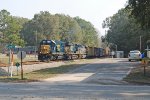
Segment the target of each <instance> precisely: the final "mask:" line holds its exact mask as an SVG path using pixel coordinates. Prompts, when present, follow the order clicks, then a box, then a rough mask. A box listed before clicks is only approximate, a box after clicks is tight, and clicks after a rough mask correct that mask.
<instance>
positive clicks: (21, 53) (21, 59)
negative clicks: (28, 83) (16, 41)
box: [21, 51, 23, 80]
mask: <svg viewBox="0 0 150 100" xmlns="http://www.w3.org/2000/svg"><path fill="white" fill-rule="evenodd" d="M21 79H22V80H23V68H22V51H21Z"/></svg>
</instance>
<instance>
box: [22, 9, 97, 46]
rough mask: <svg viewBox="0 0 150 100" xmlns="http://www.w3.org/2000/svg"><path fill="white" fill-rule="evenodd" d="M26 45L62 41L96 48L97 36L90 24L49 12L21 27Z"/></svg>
mask: <svg viewBox="0 0 150 100" xmlns="http://www.w3.org/2000/svg"><path fill="white" fill-rule="evenodd" d="M21 33H23V37H24V39H25V40H26V41H27V45H35V44H36V43H39V42H40V41H41V40H43V39H53V40H62V41H65V42H73V43H81V44H84V45H89V46H93V45H94V46H97V41H98V35H97V32H96V31H95V28H94V27H93V25H92V24H91V23H90V22H87V21H85V20H83V19H80V18H77V17H76V18H72V17H70V16H66V15H63V14H55V15H51V14H50V13H49V12H47V11H45V12H43V11H42V12H40V13H39V14H35V15H34V18H33V19H32V20H30V21H29V22H28V23H26V24H25V25H24V26H23V29H22V32H21Z"/></svg>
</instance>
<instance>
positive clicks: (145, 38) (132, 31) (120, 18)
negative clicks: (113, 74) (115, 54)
mask: <svg viewBox="0 0 150 100" xmlns="http://www.w3.org/2000/svg"><path fill="white" fill-rule="evenodd" d="M149 13H150V1H149V0H128V3H127V6H126V7H125V8H122V9H120V10H119V11H118V12H117V13H116V14H114V15H113V16H111V17H108V18H106V19H105V20H104V21H103V24H102V26H103V28H107V29H108V30H107V34H106V35H105V36H104V37H102V40H103V42H105V43H107V45H109V46H110V47H111V48H112V49H113V50H115V45H117V47H118V50H122V51H125V54H126V55H127V54H128V52H129V51H130V50H140V49H141V51H142V52H143V51H144V50H145V49H146V48H147V45H149V43H148V42H149V40H150V29H149V28H150V15H149Z"/></svg>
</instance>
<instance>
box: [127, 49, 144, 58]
mask: <svg viewBox="0 0 150 100" xmlns="http://www.w3.org/2000/svg"><path fill="white" fill-rule="evenodd" d="M128 60H129V61H131V60H138V61H140V60H141V52H140V51H138V50H133V51H130V52H129V54H128Z"/></svg>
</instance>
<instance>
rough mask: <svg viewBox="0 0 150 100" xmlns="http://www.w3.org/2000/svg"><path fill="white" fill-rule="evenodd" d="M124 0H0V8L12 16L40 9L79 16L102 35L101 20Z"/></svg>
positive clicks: (25, 16) (30, 14) (29, 13)
mask: <svg viewBox="0 0 150 100" xmlns="http://www.w3.org/2000/svg"><path fill="white" fill-rule="evenodd" d="M126 2H127V0H0V10H2V9H6V10H7V11H8V12H10V13H11V15H13V16H20V17H24V18H29V19H32V18H33V17H34V14H37V13H39V12H40V11H49V12H50V13H51V14H56V13H59V14H65V15H69V16H71V17H76V16H79V17H80V18H82V19H85V20H86V21H89V22H91V23H92V24H93V25H94V27H95V28H96V29H98V30H99V32H100V34H101V35H104V34H105V30H104V29H102V22H103V20H105V19H106V18H107V17H110V16H113V14H115V13H117V12H118V10H119V9H121V8H124V7H125V4H126Z"/></svg>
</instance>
